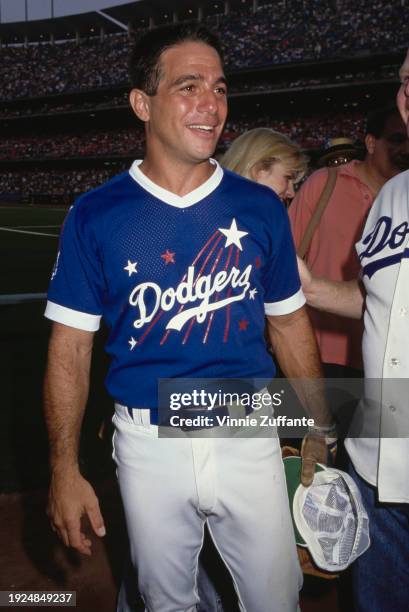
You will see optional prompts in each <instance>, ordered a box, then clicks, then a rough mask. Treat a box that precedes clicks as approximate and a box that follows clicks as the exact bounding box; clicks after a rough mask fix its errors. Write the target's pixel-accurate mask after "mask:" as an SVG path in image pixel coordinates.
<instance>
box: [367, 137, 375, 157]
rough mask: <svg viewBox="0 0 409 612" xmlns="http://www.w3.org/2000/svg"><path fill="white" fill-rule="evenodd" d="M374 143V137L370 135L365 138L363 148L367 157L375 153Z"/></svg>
mask: <svg viewBox="0 0 409 612" xmlns="http://www.w3.org/2000/svg"><path fill="white" fill-rule="evenodd" d="M375 141H376V138H375V136H372V134H367V135H366V136H365V147H366V150H367V151H368V153H369V155H373V153H374V151H375V145H376V142H375Z"/></svg>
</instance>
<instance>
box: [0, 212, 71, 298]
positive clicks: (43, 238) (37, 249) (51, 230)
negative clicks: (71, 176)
mask: <svg viewBox="0 0 409 612" xmlns="http://www.w3.org/2000/svg"><path fill="white" fill-rule="evenodd" d="M66 213H67V209H66V208H51V207H35V206H15V205H14V206H12V205H10V206H0V261H1V265H2V274H1V275H0V296H1V295H2V294H10V293H41V292H45V291H46V290H47V286H48V281H49V278H50V273H51V270H52V266H53V263H54V260H55V256H56V253H57V247H58V236H59V233H60V228H61V224H62V222H63V220H64V218H65V215H66Z"/></svg>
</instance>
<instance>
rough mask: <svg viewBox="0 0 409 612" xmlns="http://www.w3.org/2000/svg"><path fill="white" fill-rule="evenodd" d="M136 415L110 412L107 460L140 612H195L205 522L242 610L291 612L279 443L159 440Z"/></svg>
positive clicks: (290, 554)
mask: <svg viewBox="0 0 409 612" xmlns="http://www.w3.org/2000/svg"><path fill="white" fill-rule="evenodd" d="M138 413H148V411H134V412H133V415H134V416H130V415H129V413H128V411H127V410H126V409H124V408H123V407H121V406H117V408H116V413H115V415H114V418H113V422H114V425H115V433H114V452H113V456H114V459H115V461H116V464H117V474H118V479H119V486H120V490H121V495H122V500H123V505H124V509H125V516H126V522H127V528H128V535H129V541H130V549H131V557H132V562H133V564H134V565H135V567H136V568H137V574H138V588H139V591H140V593H141V596H142V598H143V600H144V602H145V609H146V612H193V611H195V610H196V604H197V603H198V601H199V598H198V594H197V588H196V575H197V567H198V556H199V552H200V548H201V546H202V541H203V529H204V523H205V521H207V524H208V528H209V531H210V534H211V536H212V538H213V540H214V543H215V546H216V548H217V549H218V551H219V553H220V555H221V557H222V559H223V561H224V562H225V564H226V566H227V568H228V570H229V571H230V573H231V576H232V579H233V582H234V586H235V588H236V592H237V595H238V599H239V606H240V609H241V610H242V611H243V612H296V610H298V609H299V608H298V592H299V589H300V588H301V585H302V574H301V570H300V566H299V563H298V557H297V552H296V546H295V540H294V532H293V527H292V522H291V516H290V510H289V504H288V497H287V490H286V485H285V476H284V470H283V465H282V460H281V452H280V446H279V441H278V439H277V438H276V437H273V438H271V437H270V438H260V437H252V438H243V437H241V438H237V437H232V438H217V437H208V438H158V428H157V426H155V425H150V424H149V417H148V418H146V417H143V418H141V417H140V416H139V415H138ZM143 421H145V423H143ZM146 421H147V422H146ZM211 433H216V432H215V430H213V432H211ZM211 433H210V434H209V435H211ZM216 435H217V434H216Z"/></svg>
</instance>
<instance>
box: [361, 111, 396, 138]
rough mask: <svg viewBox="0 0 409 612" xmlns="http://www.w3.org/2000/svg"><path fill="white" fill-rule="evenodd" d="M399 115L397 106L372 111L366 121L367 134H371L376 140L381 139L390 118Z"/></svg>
mask: <svg viewBox="0 0 409 612" xmlns="http://www.w3.org/2000/svg"><path fill="white" fill-rule="evenodd" d="M395 115H399V111H398V109H397V108H396V106H395V105H392V104H391V105H390V106H385V107H384V108H378V109H377V110H374V111H371V112H370V113H369V115H368V117H367V119H366V130H365V134H371V135H372V136H375V138H381V137H382V136H383V133H384V131H385V127H386V124H387V122H388V120H389V118H390V117H394V116H395Z"/></svg>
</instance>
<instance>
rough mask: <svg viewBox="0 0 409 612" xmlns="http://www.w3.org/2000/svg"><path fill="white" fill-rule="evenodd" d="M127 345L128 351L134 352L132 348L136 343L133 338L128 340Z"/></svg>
mask: <svg viewBox="0 0 409 612" xmlns="http://www.w3.org/2000/svg"><path fill="white" fill-rule="evenodd" d="M128 344H129V345H130V347H131V348H130V349H129V350H130V351H133V350H134V348H135V346H136V345H137V344H138V342H137V341H136V340H135V338H133V337H132V336H131V339H130V340H128Z"/></svg>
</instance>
